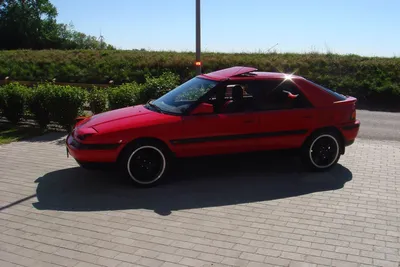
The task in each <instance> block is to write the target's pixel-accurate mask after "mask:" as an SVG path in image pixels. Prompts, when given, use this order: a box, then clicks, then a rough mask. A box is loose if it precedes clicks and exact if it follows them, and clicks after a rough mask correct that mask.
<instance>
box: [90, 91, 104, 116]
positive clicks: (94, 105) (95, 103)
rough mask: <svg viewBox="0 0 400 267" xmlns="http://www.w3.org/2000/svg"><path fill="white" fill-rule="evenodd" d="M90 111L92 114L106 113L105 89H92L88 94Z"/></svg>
mask: <svg viewBox="0 0 400 267" xmlns="http://www.w3.org/2000/svg"><path fill="white" fill-rule="evenodd" d="M89 103H90V110H91V111H92V112H93V113H94V114H97V113H101V112H104V111H107V107H108V94H107V89H102V88H97V87H94V88H92V90H91V91H90V92H89Z"/></svg>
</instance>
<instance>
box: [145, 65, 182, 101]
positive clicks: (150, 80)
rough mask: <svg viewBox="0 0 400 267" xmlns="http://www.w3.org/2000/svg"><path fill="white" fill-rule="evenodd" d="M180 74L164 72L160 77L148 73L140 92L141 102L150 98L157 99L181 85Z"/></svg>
mask: <svg viewBox="0 0 400 267" xmlns="http://www.w3.org/2000/svg"><path fill="white" fill-rule="evenodd" d="M179 81H180V78H179V75H177V74H174V73H172V72H164V73H163V74H161V75H160V76H159V77H153V76H151V75H146V77H145V83H144V85H143V89H142V90H141V91H140V94H139V102H140V103H146V102H147V101H149V100H150V99H156V98H159V97H160V96H162V95H163V94H165V93H167V92H168V91H170V90H171V89H174V88H175V87H177V86H178V85H179Z"/></svg>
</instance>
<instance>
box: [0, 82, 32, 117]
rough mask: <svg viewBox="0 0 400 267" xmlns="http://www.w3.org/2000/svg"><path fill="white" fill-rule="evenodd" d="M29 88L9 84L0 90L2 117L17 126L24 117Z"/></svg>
mask: <svg viewBox="0 0 400 267" xmlns="http://www.w3.org/2000/svg"><path fill="white" fill-rule="evenodd" d="M28 97H29V88H28V87H26V86H23V85H21V84H19V83H9V84H6V85H4V86H2V87H1V88H0V109H1V110H2V113H3V115H4V117H6V118H7V120H9V121H10V122H11V123H14V124H17V123H18V122H19V121H20V120H21V119H22V118H23V116H24V115H25V112H26V105H27V100H28Z"/></svg>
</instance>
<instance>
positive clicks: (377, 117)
mask: <svg viewBox="0 0 400 267" xmlns="http://www.w3.org/2000/svg"><path fill="white" fill-rule="evenodd" d="M357 118H358V119H359V120H360V121H361V127H360V132H359V135H358V137H359V138H365V139H375V140H396V141H400V113H392V112H379V111H367V110H357Z"/></svg>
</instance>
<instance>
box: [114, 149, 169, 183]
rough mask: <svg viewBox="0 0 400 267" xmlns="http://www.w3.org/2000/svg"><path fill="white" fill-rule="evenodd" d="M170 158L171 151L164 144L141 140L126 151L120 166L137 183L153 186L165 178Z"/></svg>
mask: <svg viewBox="0 0 400 267" xmlns="http://www.w3.org/2000/svg"><path fill="white" fill-rule="evenodd" d="M169 159H170V156H169V151H168V150H167V149H166V148H165V147H164V146H162V145H160V144H157V143H155V142H140V143H137V144H135V145H133V146H132V147H131V148H129V149H128V150H127V151H126V152H125V153H124V156H123V158H122V161H121V165H120V168H121V169H122V171H123V172H124V173H125V175H126V176H127V177H129V178H130V179H131V180H132V181H133V183H134V184H135V185H137V186H141V187H151V186H155V185H157V184H158V183H160V182H161V181H162V180H164V179H165V176H166V173H167V169H168V167H169Z"/></svg>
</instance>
